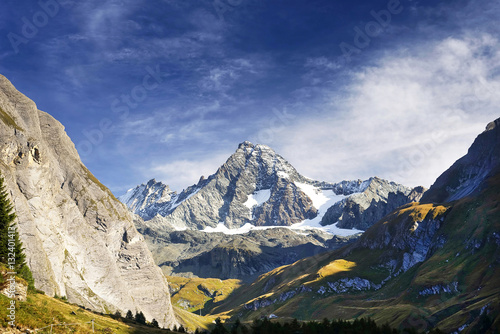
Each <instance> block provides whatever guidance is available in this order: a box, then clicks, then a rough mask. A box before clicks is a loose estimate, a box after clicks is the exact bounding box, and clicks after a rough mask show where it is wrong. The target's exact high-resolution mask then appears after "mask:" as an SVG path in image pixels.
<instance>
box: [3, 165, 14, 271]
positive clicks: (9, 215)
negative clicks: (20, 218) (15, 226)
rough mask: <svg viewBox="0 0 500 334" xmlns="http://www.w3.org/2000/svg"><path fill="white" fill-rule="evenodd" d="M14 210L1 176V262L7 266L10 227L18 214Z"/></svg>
mask: <svg viewBox="0 0 500 334" xmlns="http://www.w3.org/2000/svg"><path fill="white" fill-rule="evenodd" d="M13 210H14V207H13V206H12V203H11V202H10V200H9V195H8V193H7V190H6V189H5V185H4V179H3V177H2V176H1V175H0V262H1V263H3V264H5V265H7V264H8V254H9V227H11V226H12V223H13V222H14V220H15V219H16V214H15V213H14V212H12V211H13ZM12 269H14V268H12Z"/></svg>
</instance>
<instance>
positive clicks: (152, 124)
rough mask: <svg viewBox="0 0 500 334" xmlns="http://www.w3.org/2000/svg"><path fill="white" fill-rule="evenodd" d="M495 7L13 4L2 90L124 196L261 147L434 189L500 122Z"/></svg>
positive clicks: (51, 0) (1, 9) (257, 1)
mask: <svg viewBox="0 0 500 334" xmlns="http://www.w3.org/2000/svg"><path fill="white" fill-rule="evenodd" d="M498 22H500V1H498V0H489V1H486V0H473V1H466V0H457V1H436V0H432V1H425V0H423V1H419V0H384V1H379V0H370V1H337V0H328V1H327V0H324V1H323V0H321V1H314V0H307V1H306V0H302V1H296V0H286V1H285V0H198V1H186V0H183V1H181V0H162V1H160V0H149V1H146V0H107V1H102V0H85V1H72V0H40V1H31V0H3V1H2V2H0V41H1V42H0V47H1V48H0V74H3V75H5V76H6V77H7V78H8V79H9V80H10V81H11V82H12V83H13V84H14V85H15V86H16V88H17V89H18V90H19V91H21V92H22V93H24V94H25V95H27V96H28V97H29V98H31V99H32V100H34V101H35V102H36V104H37V106H38V108H39V109H40V110H43V111H46V112H48V113H50V114H51V115H52V116H54V117H55V118H56V119H57V120H59V121H60V122H61V123H62V124H63V125H64V126H65V128H66V131H67V133H68V135H69V136H70V137H71V139H72V140H73V142H74V143H75V146H76V148H77V149H78V151H79V154H80V156H81V158H82V160H83V162H84V163H85V164H86V166H87V167H88V168H89V169H90V170H91V171H92V172H93V173H94V174H95V175H96V177H97V178H98V179H99V180H100V181H101V182H102V183H104V184H105V185H106V186H108V187H109V188H110V189H111V190H112V191H113V192H114V193H115V194H116V195H121V194H123V193H124V192H125V191H126V190H127V189H129V188H132V187H134V186H136V185H138V184H140V183H144V182H146V181H148V180H149V179H151V178H156V180H158V181H163V182H164V183H166V184H168V185H170V187H171V188H172V189H173V190H177V191H180V190H182V189H183V188H185V187H187V186H189V185H191V184H195V183H197V181H198V179H199V178H200V176H202V175H204V176H208V175H210V174H213V173H214V172H215V171H216V170H217V168H218V167H219V166H220V165H221V164H223V163H224V162H225V160H226V159H227V158H228V157H229V156H230V155H231V154H232V153H233V152H234V151H235V150H236V149H237V147H238V144H239V143H240V142H243V141H245V140H249V141H251V142H253V143H255V144H257V143H259V144H265V145H268V146H270V147H272V148H273V149H274V150H275V151H276V152H278V153H279V154H280V155H282V156H283V157H284V158H285V159H287V160H288V161H289V162H290V163H291V164H292V165H293V166H295V168H296V169H297V170H298V171H299V172H300V173H301V174H303V175H305V176H308V177H311V178H313V179H317V180H324V181H330V182H337V181H341V180H348V179H367V178H369V177H371V176H378V177H381V178H385V179H388V180H392V181H395V182H398V183H402V184H405V185H408V186H417V185H423V186H425V187H429V186H430V185H431V184H432V183H433V182H434V180H435V179H436V178H437V177H438V176H439V175H440V174H441V173H442V172H443V171H444V170H446V169H447V168H448V167H449V166H450V165H451V164H452V163H453V162H454V161H456V160H457V159H458V158H460V157H461V156H463V155H464V154H465V153H466V152H467V149H468V148H469V146H470V145H471V144H472V142H473V140H474V138H475V137H476V136H477V135H478V134H479V133H481V132H482V131H483V130H484V128H485V126H486V124H487V123H488V122H490V121H492V120H494V119H496V118H498V117H499V116H500V108H499V106H500V103H499V102H500V101H499V100H500V94H498V92H499V91H500V41H499V38H500V27H499V25H498Z"/></svg>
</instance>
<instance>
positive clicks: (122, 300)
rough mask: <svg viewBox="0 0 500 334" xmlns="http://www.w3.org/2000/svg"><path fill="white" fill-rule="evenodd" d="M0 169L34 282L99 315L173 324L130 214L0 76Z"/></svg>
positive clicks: (162, 285) (164, 287)
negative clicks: (118, 313)
mask: <svg viewBox="0 0 500 334" xmlns="http://www.w3.org/2000/svg"><path fill="white" fill-rule="evenodd" d="M0 120H1V121H0V171H1V173H2V175H3V176H4V177H5V180H6V185H7V187H8V189H9V190H10V193H11V197H12V200H13V203H14V205H15V210H16V213H17V215H18V217H19V219H18V225H19V233H20V237H21V240H22V242H23V243H24V247H25V248H26V250H25V253H26V256H27V263H28V265H29V267H30V268H31V270H32V272H33V276H34V278H35V285H36V287H37V288H38V289H41V290H43V291H44V292H45V293H47V294H48V295H52V296H53V295H54V294H57V295H59V296H66V297H67V298H68V300H69V301H70V302H73V303H77V304H79V305H84V306H85V307H88V308H91V309H93V310H96V311H100V312H113V311H114V310H120V311H121V312H122V313H124V312H126V311H127V310H132V311H133V312H134V311H142V312H143V313H144V315H145V316H146V318H147V319H148V320H152V319H153V318H155V319H156V320H157V321H158V322H159V323H160V325H162V326H166V327H169V326H171V325H173V324H176V323H177V322H176V320H175V318H174V314H173V310H172V306H171V303H170V298H169V292H168V283H167V281H166V280H165V278H164V276H163V275H162V272H161V270H160V269H159V268H158V267H157V266H156V265H155V263H154V261H153V258H152V256H151V253H150V251H149V250H148V248H147V245H146V243H145V242H144V238H143V237H142V235H140V234H139V233H138V232H137V230H136V228H135V226H134V222H133V215H132V214H131V213H130V211H128V210H127V208H126V207H125V206H124V205H123V204H121V203H120V202H119V201H118V200H117V199H116V198H114V196H113V195H112V194H111V192H110V191H109V190H108V189H107V188H106V187H105V186H103V185H102V184H101V183H100V182H99V181H98V180H97V179H96V178H95V177H94V176H93V175H92V174H91V173H90V171H89V170H88V169H87V168H86V167H85V166H84V165H83V164H82V162H81V160H80V158H79V155H78V153H77V151H76V149H75V146H74V144H73V143H72V142H71V140H70V138H69V137H68V136H67V135H66V133H65V131H64V127H63V126H62V125H61V124H60V123H59V122H58V121H56V120H55V119H54V118H53V117H51V116H50V115H49V114H47V113H45V112H43V111H40V110H38V109H37V107H36V105H35V103H34V102H33V101H31V100H30V99H28V98H27V97H26V96H24V95H23V94H21V93H20V92H18V91H17V90H16V89H15V88H14V86H13V85H12V84H11V83H10V82H9V81H8V80H7V79H6V78H5V77H3V76H0Z"/></svg>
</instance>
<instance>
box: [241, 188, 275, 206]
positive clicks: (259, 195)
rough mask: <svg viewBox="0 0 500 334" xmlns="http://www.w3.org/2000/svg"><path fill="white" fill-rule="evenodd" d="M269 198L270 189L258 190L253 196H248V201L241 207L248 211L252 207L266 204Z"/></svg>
mask: <svg viewBox="0 0 500 334" xmlns="http://www.w3.org/2000/svg"><path fill="white" fill-rule="evenodd" d="M270 197H271V189H263V190H259V191H256V192H254V193H253V194H250V195H248V199H247V200H246V202H245V203H243V205H244V206H246V207H247V208H249V209H252V208H253V207H254V206H260V205H262V204H263V203H264V202H267V201H268V200H269V198H270Z"/></svg>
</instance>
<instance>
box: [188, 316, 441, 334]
mask: <svg viewBox="0 0 500 334" xmlns="http://www.w3.org/2000/svg"><path fill="white" fill-rule="evenodd" d="M198 333H200V332H199V331H198V330H196V332H195V334H198ZM210 333H211V334H360V333H361V334H417V333H418V331H417V330H415V329H404V330H402V331H401V330H398V329H395V328H391V327H390V326H389V325H388V324H385V325H382V326H378V325H377V324H376V323H375V321H373V320H372V319H370V318H366V319H365V318H363V319H356V320H354V321H345V320H332V321H330V320H328V319H324V320H323V321H321V322H318V321H308V322H299V321H298V320H297V319H294V320H293V321H292V322H286V323H280V322H278V321H271V320H269V319H267V318H264V319H258V320H254V321H253V323H252V324H251V325H250V326H246V325H244V324H242V323H241V322H240V321H239V320H238V319H237V320H236V322H235V323H234V324H232V325H230V326H226V325H224V324H223V323H222V321H221V320H220V318H217V320H216V321H215V327H214V328H213V329H212V331H211V332H210ZM428 333H429V334H440V333H442V332H441V331H440V330H439V329H433V330H431V331H430V332H428Z"/></svg>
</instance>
